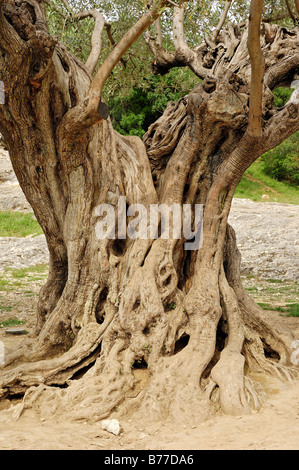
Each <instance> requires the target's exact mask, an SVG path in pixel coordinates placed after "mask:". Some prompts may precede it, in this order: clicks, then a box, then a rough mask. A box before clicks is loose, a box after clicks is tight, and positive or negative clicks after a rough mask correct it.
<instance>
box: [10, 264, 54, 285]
mask: <svg viewBox="0 0 299 470" xmlns="http://www.w3.org/2000/svg"><path fill="white" fill-rule="evenodd" d="M6 271H7V272H8V271H9V272H10V274H11V276H12V277H13V278H15V279H24V278H27V277H29V278H30V280H31V281H36V280H38V281H39V280H42V279H43V276H42V277H41V276H36V274H46V273H47V272H48V266H47V265H46V264H37V265H35V266H29V267H28V268H19V269H7V270H6Z"/></svg>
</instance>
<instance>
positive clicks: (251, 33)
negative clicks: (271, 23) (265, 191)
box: [247, 0, 265, 137]
mask: <svg viewBox="0 0 299 470" xmlns="http://www.w3.org/2000/svg"><path fill="white" fill-rule="evenodd" d="M262 11H263V1H262V0H252V2H251V5H250V13H249V30H248V42H247V44H248V51H249V56H250V60H251V85H250V99H249V123H248V130H247V132H248V133H249V134H250V135H252V136H254V137H260V136H261V133H262V96H263V85H264V72H265V59H264V55H263V51H262V48H261V41H260V31H261V19H262Z"/></svg>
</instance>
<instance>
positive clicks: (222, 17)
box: [211, 0, 232, 42]
mask: <svg viewBox="0 0 299 470" xmlns="http://www.w3.org/2000/svg"><path fill="white" fill-rule="evenodd" d="M231 4H232V0H228V1H227V2H226V4H225V7H224V10H223V12H222V15H221V18H220V20H219V23H218V25H217V26H216V29H215V31H214V32H213V34H212V37H211V40H212V42H215V41H216V39H217V37H218V34H219V33H220V31H221V29H222V27H223V25H224V23H225V20H226V17H227V15H228V11H229V9H230V6H231Z"/></svg>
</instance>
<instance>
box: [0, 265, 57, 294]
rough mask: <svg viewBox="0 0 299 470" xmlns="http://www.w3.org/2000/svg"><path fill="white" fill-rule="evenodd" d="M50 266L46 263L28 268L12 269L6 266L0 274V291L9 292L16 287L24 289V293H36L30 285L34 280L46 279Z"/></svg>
mask: <svg viewBox="0 0 299 470" xmlns="http://www.w3.org/2000/svg"><path fill="white" fill-rule="evenodd" d="M48 271H49V267H48V266H47V265H45V264H38V265H35V266H29V267H28V268H20V269H12V268H6V269H5V270H4V272H3V273H2V274H0V291H4V292H8V291H12V290H16V289H20V288H21V289H24V293H26V294H28V296H29V295H35V293H34V292H32V289H31V288H30V289H29V290H28V285H29V287H30V284H31V283H32V282H37V281H45V280H46V278H47V275H48Z"/></svg>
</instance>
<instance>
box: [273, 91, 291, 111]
mask: <svg viewBox="0 0 299 470" xmlns="http://www.w3.org/2000/svg"><path fill="white" fill-rule="evenodd" d="M293 91H294V89H293V88H287V87H279V88H276V89H275V90H274V92H273V94H274V105H275V106H276V107H277V108H281V107H283V106H284V105H285V104H286V103H287V102H288V101H289V99H290V97H291V94H292V93H293Z"/></svg>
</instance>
